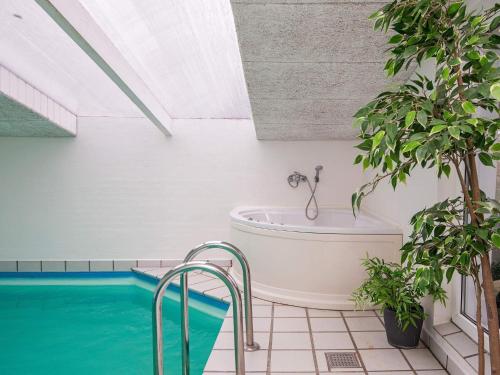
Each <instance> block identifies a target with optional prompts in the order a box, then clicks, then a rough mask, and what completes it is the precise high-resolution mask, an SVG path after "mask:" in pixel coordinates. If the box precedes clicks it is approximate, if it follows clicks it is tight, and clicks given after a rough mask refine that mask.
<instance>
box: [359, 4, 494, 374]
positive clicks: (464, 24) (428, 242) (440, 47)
mask: <svg viewBox="0 0 500 375" xmlns="http://www.w3.org/2000/svg"><path fill="white" fill-rule="evenodd" d="M499 13H500V4H496V5H495V6H494V7H492V8H490V9H486V10H476V11H472V10H471V9H468V8H467V4H466V3H465V1H460V0H458V1H449V0H430V1H414V0H394V1H391V2H389V3H387V4H385V5H384V6H383V7H382V8H381V9H380V10H379V11H377V12H376V13H374V14H373V15H372V16H371V18H372V19H373V20H374V21H375V29H377V30H382V31H388V30H391V35H390V36H389V40H388V42H389V48H388V51H387V52H388V59H387V63H386V65H385V71H386V73H387V75H388V76H390V77H392V76H395V75H397V74H398V73H399V72H400V71H401V70H404V69H408V68H410V67H415V66H417V67H418V66H420V65H421V64H423V63H424V62H425V63H426V69H425V70H424V69H419V70H417V72H418V71H419V74H415V75H414V77H413V79H412V80H410V81H408V82H406V83H404V84H402V85H400V86H399V87H397V88H395V89H392V90H389V91H385V92H383V93H381V94H380V95H379V96H377V97H376V98H375V99H374V100H373V101H372V102H370V103H368V104H367V105H366V106H364V107H363V108H361V109H360V110H359V111H358V112H357V113H356V114H355V118H356V120H355V125H356V126H358V127H359V129H360V133H359V137H360V138H361V140H362V141H361V143H360V144H359V145H358V146H357V147H358V148H359V149H360V150H361V152H360V154H359V155H358V156H357V157H356V159H355V163H360V164H361V165H362V166H363V168H364V169H367V168H373V169H375V170H377V175H376V176H375V177H374V178H373V179H372V180H371V181H370V182H369V183H367V184H365V185H364V186H362V187H361V188H360V189H359V191H357V192H356V193H355V194H353V197H352V205H353V208H354V209H359V207H360V204H361V201H362V200H363V198H364V197H365V196H367V195H368V194H370V193H371V192H373V191H374V190H375V189H376V187H377V185H378V184H379V183H380V182H381V181H383V180H387V181H390V183H391V184H392V186H393V188H396V186H397V185H399V184H404V183H406V181H407V179H408V178H409V176H410V174H411V173H412V171H413V170H414V169H415V168H424V169H435V171H436V172H437V177H438V178H440V177H443V176H446V177H448V176H450V174H451V173H454V174H455V176H456V177H457V179H458V180H459V183H460V186H461V190H462V194H461V196H459V197H450V199H446V200H444V201H442V202H438V203H436V204H435V205H434V206H432V207H429V208H425V209H423V210H422V211H420V212H418V213H417V214H416V215H415V216H414V217H413V218H412V222H411V224H412V227H413V233H412V235H411V236H410V239H409V242H408V243H407V244H406V245H405V246H404V247H403V249H402V250H403V252H402V255H403V257H402V261H403V262H407V263H408V264H410V265H411V267H412V268H413V269H415V270H416V271H415V278H416V279H417V280H416V282H417V284H418V285H419V286H421V287H422V288H425V287H426V284H427V283H428V281H429V280H436V281H442V282H445V281H448V282H449V281H450V280H451V278H452V277H453V274H454V273H459V274H461V275H463V276H469V277H471V278H472V280H473V281H474V284H475V294H476V301H477V303H476V305H477V307H476V327H477V337H478V351H479V361H478V362H479V363H478V373H479V374H480V375H482V374H484V371H485V364H484V359H485V355H484V339H485V337H484V330H483V327H482V323H481V317H482V311H481V310H482V303H481V300H482V297H483V296H484V301H485V306H486V310H487V314H486V316H487V320H488V329H489V347H490V354H491V355H490V363H491V373H492V375H499V374H500V334H499V319H498V314H497V306H496V300H495V299H496V295H495V286H494V281H493V276H492V269H491V265H490V255H491V253H492V252H497V251H499V250H498V249H499V248H500V204H499V203H498V202H496V201H495V200H494V199H492V197H487V196H486V195H485V194H484V192H483V191H482V190H481V186H480V181H479V176H478V163H482V164H484V165H485V166H489V167H493V166H494V160H498V159H500V143H498V142H497V134H498V130H499V129H500V120H499V108H500V106H499V102H500V77H499V75H498V72H499V70H498V62H499V58H498V48H499V45H500V36H499V35H498V27H499V25H500V16H499ZM431 275H434V276H431ZM430 287H433V285H430Z"/></svg>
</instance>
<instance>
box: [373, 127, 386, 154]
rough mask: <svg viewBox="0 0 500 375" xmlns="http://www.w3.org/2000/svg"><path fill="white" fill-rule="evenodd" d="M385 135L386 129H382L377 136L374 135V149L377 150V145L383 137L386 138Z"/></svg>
mask: <svg viewBox="0 0 500 375" xmlns="http://www.w3.org/2000/svg"><path fill="white" fill-rule="evenodd" d="M384 136H385V131H383V130H380V131H379V132H378V133H377V134H375V136H374V137H373V143H372V150H375V149H376V148H377V146H378V145H379V144H380V142H382V139H384Z"/></svg>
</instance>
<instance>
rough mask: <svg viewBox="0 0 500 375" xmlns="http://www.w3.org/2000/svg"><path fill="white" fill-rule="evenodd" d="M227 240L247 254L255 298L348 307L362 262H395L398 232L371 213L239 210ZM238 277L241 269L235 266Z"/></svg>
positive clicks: (233, 214) (233, 216)
mask: <svg viewBox="0 0 500 375" xmlns="http://www.w3.org/2000/svg"><path fill="white" fill-rule="evenodd" d="M231 241H232V242H233V243H234V244H235V245H236V246H238V247H239V248H240V249H241V250H242V251H243V252H244V253H245V255H246V256H247V258H248V261H249V263H250V267H251V271H252V288H253V293H254V295H255V296H256V297H261V298H264V299H267V300H271V301H274V302H281V303H287V304H292V305H296V306H304V307H314V308H328V309H352V308H353V307H354V304H353V302H352V301H351V293H352V291H353V290H354V289H356V288H357V287H358V286H359V285H360V284H361V282H362V281H363V279H364V278H365V276H366V275H365V272H364V270H363V267H362V266H361V260H362V259H363V258H365V257H366V255H367V254H368V255H369V256H371V257H373V256H377V257H380V258H383V259H385V260H386V261H395V262H397V261H399V249H400V247H401V245H402V232H401V230H400V229H399V228H397V227H396V226H394V225H391V224H389V223H387V222H385V221H383V220H380V219H378V218H375V217H373V216H371V215H368V214H364V213H361V214H359V215H358V216H357V217H356V218H354V217H353V215H352V211H351V210H348V209H330V208H322V209H320V214H319V216H318V218H317V219H316V220H313V221H310V220H308V219H306V217H305V214H304V209H302V208H255V207H238V208H235V209H234V210H233V211H232V212H231ZM233 270H234V271H233V273H234V276H235V277H236V278H237V279H240V270H239V269H238V268H237V267H234V268H233Z"/></svg>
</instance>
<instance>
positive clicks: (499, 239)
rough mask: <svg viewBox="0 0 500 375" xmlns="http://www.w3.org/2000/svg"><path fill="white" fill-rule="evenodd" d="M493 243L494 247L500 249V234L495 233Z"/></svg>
mask: <svg viewBox="0 0 500 375" xmlns="http://www.w3.org/2000/svg"><path fill="white" fill-rule="evenodd" d="M491 242H493V245H495V247H497V248H500V234H498V233H493V235H492V236H491Z"/></svg>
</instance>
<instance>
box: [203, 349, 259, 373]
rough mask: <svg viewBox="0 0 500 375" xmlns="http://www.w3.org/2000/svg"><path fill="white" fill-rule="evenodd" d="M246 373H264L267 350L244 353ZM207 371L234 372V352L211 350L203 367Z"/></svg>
mask: <svg viewBox="0 0 500 375" xmlns="http://www.w3.org/2000/svg"><path fill="white" fill-rule="evenodd" d="M245 366H246V367H245V368H246V371H266V369H267V350H258V351H256V352H245ZM208 371H234V352H233V351H232V350H213V351H212V354H211V355H210V358H209V359H208V362H207V364H206V366H205V372H208Z"/></svg>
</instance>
